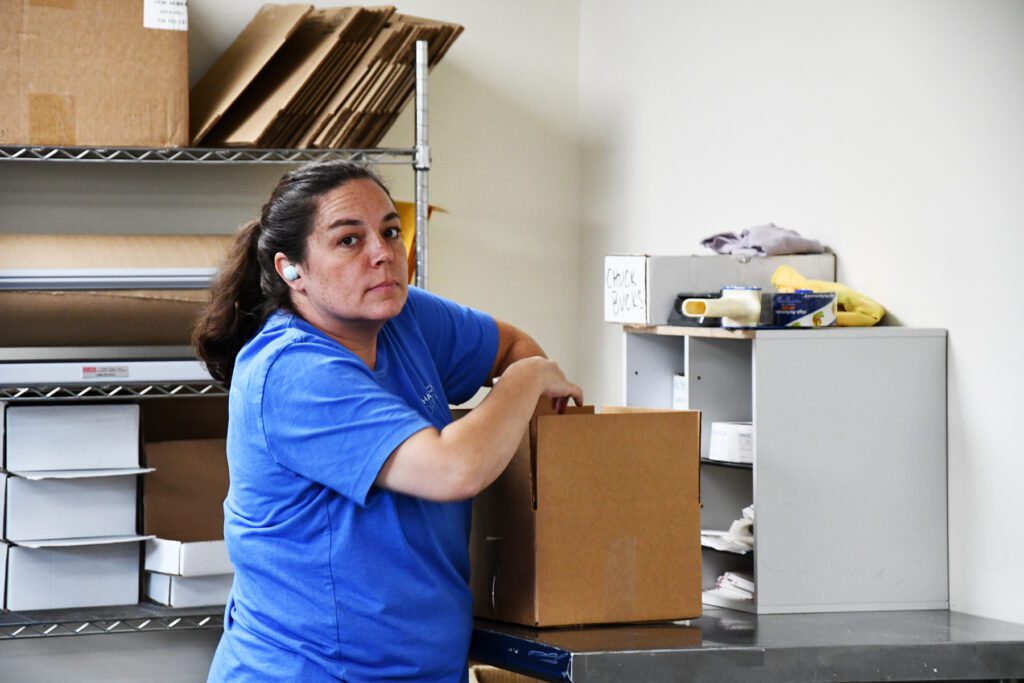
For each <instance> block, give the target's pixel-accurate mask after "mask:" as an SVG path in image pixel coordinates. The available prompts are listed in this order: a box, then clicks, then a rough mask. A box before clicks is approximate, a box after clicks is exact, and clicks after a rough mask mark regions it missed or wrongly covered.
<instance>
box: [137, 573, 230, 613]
mask: <svg viewBox="0 0 1024 683" xmlns="http://www.w3.org/2000/svg"><path fill="white" fill-rule="evenodd" d="M234 578H235V575H234V574H214V575H211V576H171V575H170V574H159V573H157V572H146V597H147V598H149V599H150V600H152V601H154V602H158V603H160V604H161V605H167V606H168V607H202V606H204V605H223V604H225V603H226V602H227V601H228V594H229V593H230V592H231V582H232V581H233V580H234Z"/></svg>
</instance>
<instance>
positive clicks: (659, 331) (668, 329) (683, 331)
mask: <svg viewBox="0 0 1024 683" xmlns="http://www.w3.org/2000/svg"><path fill="white" fill-rule="evenodd" d="M622 327H623V329H624V330H625V331H626V332H627V333H629V334H653V335H658V336H661V337H703V338H705V339H753V338H754V335H755V330H729V329H726V328H724V327H686V326H683V325H623V326H622Z"/></svg>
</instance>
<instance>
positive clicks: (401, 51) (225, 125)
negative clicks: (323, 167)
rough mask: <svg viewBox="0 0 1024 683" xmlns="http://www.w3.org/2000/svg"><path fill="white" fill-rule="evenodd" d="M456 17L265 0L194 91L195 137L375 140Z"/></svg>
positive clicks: (232, 142)
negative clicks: (418, 47)
mask: <svg viewBox="0 0 1024 683" xmlns="http://www.w3.org/2000/svg"><path fill="white" fill-rule="evenodd" d="M461 32H462V27H461V26H459V25H457V24H451V23H446V22H440V21H432V20H429V19H421V18H417V17H411V16H408V15H404V14H397V13H395V8H394V7H390V6H384V7H339V8H332V9H320V10H317V9H314V8H313V6H312V5H299V4H295V5H264V6H263V7H262V8H261V9H260V11H259V12H258V13H257V14H256V16H255V17H254V18H253V20H252V21H251V22H250V23H249V25H248V26H246V28H245V29H244V30H243V31H242V32H241V34H239V36H238V38H237V39H236V40H235V41H234V42H233V43H232V44H231V46H230V47H229V48H228V49H227V50H226V51H225V52H224V54H223V55H221V57H220V59H218V60H217V62H216V63H214V65H213V66H212V67H211V68H210V70H209V71H208V72H207V73H206V74H205V75H204V76H203V77H202V78H201V79H200V80H199V81H198V82H197V83H196V85H195V87H193V89H192V92H191V95H190V104H191V108H190V125H191V130H192V144H193V145H197V146H228V147H279V148H284V147H325V148H341V147H345V148H366V147H373V146H374V145H376V144H377V143H378V142H379V141H380V139H381V138H382V137H383V136H384V134H385V133H386V132H387V130H388V128H390V126H391V124H392V123H394V121H395V119H396V118H397V117H398V114H399V112H400V111H401V109H402V107H403V106H404V104H405V103H406V101H408V99H409V98H410V96H411V95H412V92H413V89H414V85H415V44H416V41H418V40H426V41H427V42H428V43H429V48H428V55H429V57H428V63H429V65H430V66H433V65H434V64H436V63H437V62H438V61H439V60H440V59H441V58H442V57H443V56H444V54H445V53H446V52H447V51H448V48H450V47H451V45H452V43H454V42H455V39H456V38H457V37H458V36H459V34H460V33H461Z"/></svg>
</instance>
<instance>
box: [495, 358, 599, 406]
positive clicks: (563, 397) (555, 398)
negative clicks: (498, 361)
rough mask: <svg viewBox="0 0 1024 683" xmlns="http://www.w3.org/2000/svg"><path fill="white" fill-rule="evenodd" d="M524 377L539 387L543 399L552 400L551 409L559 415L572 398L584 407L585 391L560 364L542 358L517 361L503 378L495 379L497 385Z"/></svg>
mask: <svg viewBox="0 0 1024 683" xmlns="http://www.w3.org/2000/svg"><path fill="white" fill-rule="evenodd" d="M507 376H514V377H517V379H518V377H519V376H522V378H523V379H524V380H526V381H532V382H533V383H534V385H535V386H536V387H537V390H538V393H539V395H540V397H541V398H550V399H551V407H552V408H553V409H554V410H555V411H556V412H558V413H560V414H561V413H564V412H565V407H566V406H567V405H568V404H569V399H570V398H571V399H572V400H573V401H574V402H575V403H576V405H578V406H579V405H583V390H582V389H580V387H579V386H577V385H575V384H573V383H572V382H570V381H569V380H568V379H567V378H566V376H565V373H563V372H562V369H561V368H560V367H558V363H556V362H555V361H553V360H550V359H548V358H543V357H541V356H532V357H530V358H523V359H521V360H517V361H515V362H514V363H512V364H511V365H509V366H508V368H507V369H506V370H505V372H504V374H503V375H502V376H501V377H495V378H494V383H495V385H497V384H498V383H499V382H500V380H501V379H502V378H503V377H507Z"/></svg>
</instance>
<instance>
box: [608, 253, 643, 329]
mask: <svg viewBox="0 0 1024 683" xmlns="http://www.w3.org/2000/svg"><path fill="white" fill-rule="evenodd" d="M646 268H647V257H646V256H605V257H604V319H605V322H610V323H634V324H639V325H643V324H645V323H646V322H647V270H646Z"/></svg>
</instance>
